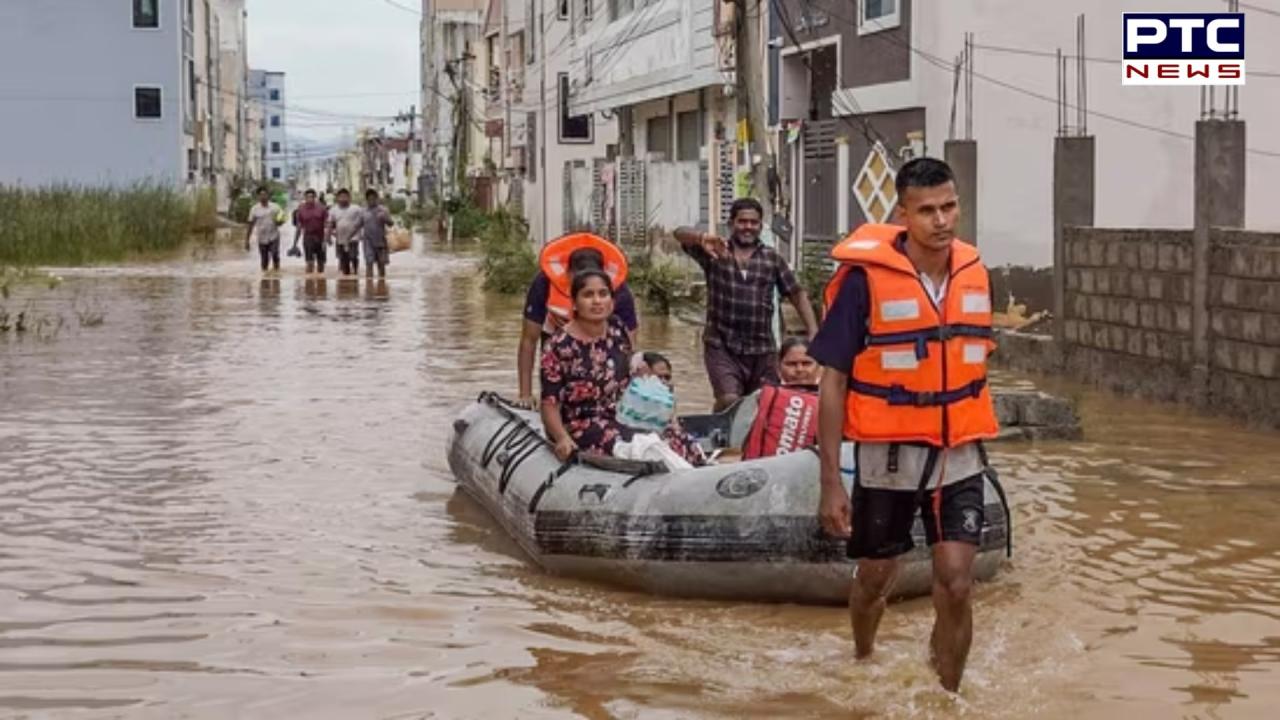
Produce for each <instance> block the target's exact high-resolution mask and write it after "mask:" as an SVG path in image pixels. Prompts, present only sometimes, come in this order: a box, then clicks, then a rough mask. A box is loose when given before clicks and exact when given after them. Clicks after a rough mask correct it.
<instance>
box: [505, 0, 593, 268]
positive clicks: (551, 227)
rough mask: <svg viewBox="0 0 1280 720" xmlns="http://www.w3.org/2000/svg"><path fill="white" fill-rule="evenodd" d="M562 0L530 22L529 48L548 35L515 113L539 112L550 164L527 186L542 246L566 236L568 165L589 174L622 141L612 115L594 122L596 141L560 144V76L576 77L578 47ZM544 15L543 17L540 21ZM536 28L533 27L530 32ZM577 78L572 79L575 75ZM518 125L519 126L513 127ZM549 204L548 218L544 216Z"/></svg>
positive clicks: (540, 6) (541, 141) (545, 4)
mask: <svg viewBox="0 0 1280 720" xmlns="http://www.w3.org/2000/svg"><path fill="white" fill-rule="evenodd" d="M508 4H509V5H512V6H516V5H522V4H523V3H522V2H521V0H511V2H509V3H508ZM557 5H558V3H557V2H556V0H534V2H533V10H534V12H533V15H532V16H531V19H532V22H529V23H526V27H525V43H526V48H527V47H528V42H529V37H530V35H531V34H532V33H533V32H534V31H535V29H537V28H538V27H539V25H540V23H539V17H541V19H542V21H543V22H542V23H541V28H543V29H545V37H544V36H543V32H538V33H537V39H536V42H537V45H536V48H535V49H536V58H537V60H536V62H534V63H533V64H528V63H526V64H525V66H524V68H525V85H524V88H525V89H524V102H523V103H522V104H521V105H519V106H516V107H513V108H512V112H513V113H520V114H524V113H528V112H537V113H539V117H538V127H537V135H538V137H537V146H538V148H539V153H538V154H539V155H542V154H543V152H544V151H545V164H540V165H539V167H538V168H537V180H536V181H534V182H530V181H528V179H527V176H526V181H525V187H524V208H525V213H524V214H525V217H526V218H527V219H528V220H529V229H530V234H531V235H532V237H533V239H534V241H535V242H537V243H542V242H545V241H546V240H548V239H551V238H555V237H556V236H558V235H561V234H563V233H564V230H565V224H564V218H563V215H564V197H565V183H564V164H565V162H566V161H573V160H582V161H584V162H585V163H586V166H587V168H588V169H590V167H591V165H592V162H591V161H592V160H593V159H595V158H603V157H605V154H606V146H607V145H610V144H614V143H617V141H618V122H617V119H616V118H615V117H613V116H612V115H610V116H609V117H605V116H604V115H603V114H601V113H595V115H594V119H593V121H592V141H591V142H590V143H584V142H565V143H562V142H560V141H559V137H558V129H559V105H558V96H557V93H556V84H557V77H558V73H561V72H571V69H570V58H571V55H572V43H571V42H570V38H569V30H570V25H569V21H568V20H561V19H559V18H558V17H557V15H556V7H557ZM539 13H541V16H539ZM530 26H531V27H530ZM544 53H545V54H546V55H545V58H546V59H545V62H546V64H545V69H546V75H545V78H546V92H545V94H543V93H542V81H543V68H544V66H543V58H544ZM570 77H572V74H571V75H570ZM513 125H514V123H513ZM528 162H529V163H538V162H539V157H537V156H531V157H529V158H528ZM544 200H545V208H546V216H545V217H544V216H543V207H544Z"/></svg>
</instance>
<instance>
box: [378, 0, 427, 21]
mask: <svg viewBox="0 0 1280 720" xmlns="http://www.w3.org/2000/svg"><path fill="white" fill-rule="evenodd" d="M382 2H384V3H386V4H387V5H390V6H391V7H393V8H395V9H397V10H403V11H404V12H407V13H412V14H414V15H417V16H418V17H422V11H421V10H418V9H417V8H411V7H409V6H408V5H401V4H400V3H398V2H396V1H395V0H382Z"/></svg>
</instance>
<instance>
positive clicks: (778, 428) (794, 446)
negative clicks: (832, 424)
mask: <svg viewBox="0 0 1280 720" xmlns="http://www.w3.org/2000/svg"><path fill="white" fill-rule="evenodd" d="M817 441H818V393H817V392H816V391H815V390H814V389H813V388H812V387H811V386H778V385H765V386H764V387H763V388H761V389H760V406H759V409H758V410H757V411H756V418H755V420H754V421H752V423H751V430H750V431H749V432H748V433H747V441H746V443H745V444H744V445H743V447H742V459H744V460H751V459H754V458H760V457H773V456H774V455H786V454H787V453H792V452H795V451H797V450H801V449H804V448H806V447H808V446H810V445H813V444H814V443H816V442H817Z"/></svg>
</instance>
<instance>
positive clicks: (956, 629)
mask: <svg viewBox="0 0 1280 720" xmlns="http://www.w3.org/2000/svg"><path fill="white" fill-rule="evenodd" d="M895 184H896V187H897V194H898V206H897V210H898V214H899V217H900V218H901V220H902V221H903V223H904V226H896V225H864V226H862V227H860V228H858V229H857V230H855V231H854V232H853V233H852V234H850V236H849V237H848V238H846V239H845V240H844V241H842V242H841V243H839V244H838V245H837V247H836V248H835V249H834V250H833V251H832V256H833V258H834V259H836V260H837V261H839V262H840V263H841V267H840V268H839V270H838V271H837V273H836V275H835V277H834V278H833V279H832V282H831V284H830V285H829V287H828V290H827V293H826V304H827V313H826V317H825V319H824V322H823V326H822V329H821V330H820V331H819V332H818V335H817V337H816V338H815V339H814V341H813V343H812V345H811V346H810V348H809V354H810V355H812V356H813V357H814V359H816V360H817V361H818V362H819V363H820V364H821V365H822V366H823V367H824V370H823V376H822V381H821V386H820V391H819V396H820V399H819V451H820V455H821V486H822V499H821V504H820V508H819V518H820V520H821V522H822V525H823V527H824V528H825V529H826V530H827V531H828V532H829V533H831V534H832V535H836V536H838V537H846V538H849V555H850V557H854V558H857V559H858V572H857V577H856V579H855V581H854V582H853V584H852V586H851V590H850V598H849V606H850V612H851V615H852V621H853V628H854V640H855V643H856V646H857V654H858V656H859V657H865V656H867V655H869V654H870V653H871V651H872V649H873V646H874V642H875V634H876V629H877V627H878V626H879V622H880V617H881V615H882V613H883V612H884V607H885V600H886V598H887V596H888V594H889V592H890V591H891V589H892V586H893V580H894V578H895V576H896V573H897V567H898V561H897V558H898V557H899V556H900V555H902V554H903V553H905V552H907V551H909V550H910V549H911V547H912V545H913V541H912V538H911V526H912V524H913V523H914V520H915V515H916V512H917V511H919V512H921V514H922V516H923V520H924V526H925V535H926V539H927V541H928V543H929V546H930V548H931V550H932V554H933V585H934V588H933V599H934V608H935V611H936V622H935V625H934V629H933V633H932V636H931V649H932V651H933V652H932V655H933V657H934V658H935V663H934V665H935V668H936V670H937V671H938V674H939V679H940V680H941V683H942V685H943V687H945V688H947V689H949V690H952V691H954V690H956V689H957V688H958V687H959V685H960V678H961V676H962V674H963V671H964V664H965V660H966V658H967V655H968V648H969V645H970V641H971V638H972V612H971V609H970V600H969V588H970V584H971V582H972V577H973V560H974V557H975V555H976V552H977V544H978V542H979V540H980V539H981V532H982V525H983V508H984V501H983V492H984V487H985V480H984V479H985V475H986V473H987V467H986V459H985V453H984V452H983V451H982V448H981V445H980V441H981V440H983V439H985V438H991V437H994V436H995V435H996V432H997V430H998V427H997V423H996V417H995V411H994V408H993V407H992V402H991V394H990V392H989V390H988V388H987V356H988V355H989V354H990V352H991V350H992V349H993V348H994V345H993V343H992V340H991V294H990V293H991V291H990V280H989V277H988V274H987V270H986V268H985V267H984V266H983V264H982V261H981V259H980V258H979V257H978V251H977V249H976V248H974V247H973V246H972V245H968V244H966V243H964V242H961V241H959V240H957V239H956V238H955V225H956V221H957V219H958V218H959V214H960V207H959V198H958V195H957V193H956V187H955V178H954V175H953V174H952V172H951V169H950V168H949V167H948V166H947V165H946V164H945V163H943V162H941V161H939V160H934V159H931V158H920V159H917V160H912V161H911V162H908V163H907V164H905V165H904V166H903V167H902V168H901V169H900V170H899V171H898V174H897V177H896V181H895ZM842 440H853V441H855V443H856V453H857V470H856V472H855V474H854V482H853V496H852V504H851V503H850V495H849V493H848V492H847V491H846V490H845V487H844V484H843V482H842V479H841V476H840V446H841V441H842Z"/></svg>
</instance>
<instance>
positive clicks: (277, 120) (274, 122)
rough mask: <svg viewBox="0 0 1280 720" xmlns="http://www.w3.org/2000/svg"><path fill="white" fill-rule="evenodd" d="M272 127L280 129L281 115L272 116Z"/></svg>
mask: <svg viewBox="0 0 1280 720" xmlns="http://www.w3.org/2000/svg"><path fill="white" fill-rule="evenodd" d="M271 127H280V116H279V115H272V116H271Z"/></svg>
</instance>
